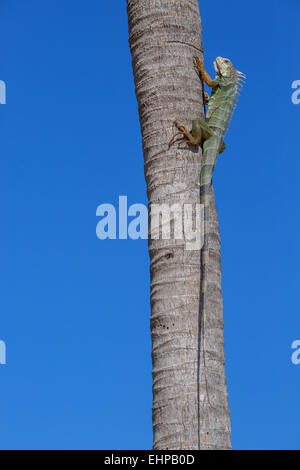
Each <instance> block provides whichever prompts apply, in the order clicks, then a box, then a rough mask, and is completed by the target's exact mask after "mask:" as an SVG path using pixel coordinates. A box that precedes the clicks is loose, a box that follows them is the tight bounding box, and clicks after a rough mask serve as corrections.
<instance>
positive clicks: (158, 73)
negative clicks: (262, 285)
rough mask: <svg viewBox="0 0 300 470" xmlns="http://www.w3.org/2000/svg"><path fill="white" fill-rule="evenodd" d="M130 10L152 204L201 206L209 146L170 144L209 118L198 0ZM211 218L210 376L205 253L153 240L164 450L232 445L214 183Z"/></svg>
mask: <svg viewBox="0 0 300 470" xmlns="http://www.w3.org/2000/svg"><path fill="white" fill-rule="evenodd" d="M127 10H128V21H129V43H130V48H131V54H132V65H133V72H134V79H135V89H136V97H137V101H138V108H139V117H140V124H141V131H142V141H143V153H144V164H145V178H146V182H147V194H148V203H149V213H151V206H152V204H168V205H169V206H172V205H173V204H175V203H177V204H180V205H181V207H183V205H184V204H193V205H194V206H195V205H196V204H199V201H200V194H199V175H200V160H201V148H200V147H199V148H196V149H195V148H190V147H188V146H186V145H183V146H181V147H179V148H178V147H177V145H176V144H174V145H173V146H172V147H171V148H170V149H169V148H168V142H169V140H170V138H171V136H172V135H173V134H174V133H175V132H176V129H175V127H174V125H173V122H174V120H177V121H179V122H180V124H183V125H185V126H186V127H188V128H191V122H192V119H193V118H196V117H202V118H204V105H203V88H202V84H201V81H200V79H199V75H198V73H197V71H196V70H195V68H194V65H193V56H194V55H197V56H199V57H200V58H202V42H201V20H200V15H199V7H198V0H127ZM212 27H213V26H212ZM210 227H211V233H210V242H209V249H210V258H209V276H208V297H209V299H208V305H207V306H206V315H207V316H206V319H205V332H204V334H205V339H204V341H202V347H201V349H202V351H201V357H200V381H199V382H200V384H198V377H197V370H198V369H197V359H198V323H199V294H200V252H199V250H194V251H193V250H191V251H189V250H187V249H186V246H185V242H184V240H174V239H173V238H174V237H173V236H172V232H171V238H170V239H168V240H162V239H159V240H153V239H151V237H150V234H149V255H150V273H151V335H152V364H153V432H154V441H153V448H154V449H165V450H166V449H173V450H195V449H199V448H201V449H230V448H231V444H230V417H229V406H228V396H227V386H226V378H225V358H224V343H223V312H222V291H221V265H220V237H219V226H218V219H217V212H216V208H215V203H214V195H213V192H212V198H211V207H210ZM203 348H204V349H205V365H206V370H204V361H203ZM207 390H208V392H209V401H208V398H207ZM199 401H200V427H199V416H198V411H199V410H198V403H199ZM209 402H210V403H209Z"/></svg>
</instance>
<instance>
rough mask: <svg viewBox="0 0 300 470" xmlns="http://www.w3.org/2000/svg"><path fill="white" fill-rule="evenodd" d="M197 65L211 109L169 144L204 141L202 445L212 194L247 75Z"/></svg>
mask: <svg viewBox="0 0 300 470" xmlns="http://www.w3.org/2000/svg"><path fill="white" fill-rule="evenodd" d="M194 59H195V65H196V68H197V69H198V71H199V72H200V74H201V76H202V78H203V80H204V81H205V83H206V84H207V85H208V86H209V87H211V88H212V92H211V96H210V98H209V97H208V95H207V94H205V95H206V104H208V109H207V113H206V119H205V121H203V120H202V119H194V120H193V121H192V130H191V131H190V132H188V131H187V130H186V128H185V127H184V126H181V125H179V124H178V123H177V122H175V125H176V127H177V128H178V129H179V132H177V133H176V134H175V135H174V136H173V137H172V139H171V141H170V143H169V146H170V145H171V144H172V143H173V141H174V139H175V137H176V136H177V135H180V134H182V135H183V136H184V137H185V139H184V140H183V141H181V142H180V143H179V145H181V144H183V143H187V144H189V145H200V144H201V143H202V142H203V156H202V163H201V172H200V204H201V205H203V209H204V223H203V227H204V233H203V245H202V248H201V292H200V306H199V325H198V370H197V388H198V390H197V395H198V444H199V448H200V348H201V346H202V350H203V362H204V372H205V380H206V394H207V400H208V403H209V405H210V406H211V404H210V400H209V394H208V385H207V379H206V365H205V348H204V325H205V308H206V303H207V302H206V296H207V272H208V258H209V249H208V237H209V204H210V194H211V181H212V174H213V171H214V167H215V163H216V160H217V158H218V155H219V153H221V152H223V151H224V150H225V144H224V141H223V137H224V135H225V134H226V132H227V128H228V125H229V123H230V120H231V116H232V113H233V111H234V108H235V105H236V101H237V98H238V95H239V91H240V88H241V84H242V83H243V79H244V78H246V77H245V75H244V74H243V73H241V72H239V71H238V70H236V69H235V68H234V66H233V65H232V63H231V62H230V60H229V59H224V58H223V57H217V58H216V60H215V62H214V67H215V71H216V77H215V79H214V80H212V78H211V77H210V76H209V75H208V73H207V72H206V71H205V68H204V65H203V63H202V62H201V61H200V59H199V58H198V57H194Z"/></svg>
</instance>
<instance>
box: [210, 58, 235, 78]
mask: <svg viewBox="0 0 300 470" xmlns="http://www.w3.org/2000/svg"><path fill="white" fill-rule="evenodd" d="M214 66H215V71H216V74H217V75H218V76H219V77H220V78H231V77H232V78H235V76H236V72H237V71H236V70H235V68H234V66H233V65H232V63H231V62H230V60H229V59H225V58H224V57H217V58H216V60H215V61H214Z"/></svg>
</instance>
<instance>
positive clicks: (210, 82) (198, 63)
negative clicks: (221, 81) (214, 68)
mask: <svg viewBox="0 0 300 470" xmlns="http://www.w3.org/2000/svg"><path fill="white" fill-rule="evenodd" d="M194 60H195V65H196V69H197V70H198V71H199V72H200V74H201V77H202V78H203V80H204V81H205V83H206V85H207V86H209V87H211V88H213V87H214V86H216V85H217V84H218V81H217V80H213V79H212V78H211V77H210V75H209V74H208V73H207V72H206V70H205V68H204V64H203V62H201V60H200V59H199V57H197V56H195V57H194Z"/></svg>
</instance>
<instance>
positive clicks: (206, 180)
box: [197, 136, 223, 449]
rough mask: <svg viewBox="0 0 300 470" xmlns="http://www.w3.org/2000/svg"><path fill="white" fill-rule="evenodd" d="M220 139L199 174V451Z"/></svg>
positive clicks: (207, 149)
mask: <svg viewBox="0 0 300 470" xmlns="http://www.w3.org/2000/svg"><path fill="white" fill-rule="evenodd" d="M222 142H223V141H222V139H221V138H220V137H217V136H214V137H211V138H210V139H208V140H206V141H205V142H204V145H203V157H202V165H201V173H200V204H201V205H202V215H203V218H204V220H203V224H202V227H203V234H202V240H203V244H202V248H201V252H200V257H201V259H200V261H201V289H200V304H199V325H198V374H197V375H198V420H199V423H198V441H199V442H198V443H199V449H200V402H201V401H202V396H201V397H200V380H201V377H200V357H201V351H202V354H203V368H204V377H205V383H206V396H207V400H208V403H209V405H210V406H212V405H211V403H210V400H209V392H208V382H207V374H206V363H205V350H206V348H205V335H204V329H205V320H206V317H205V309H206V305H207V279H208V262H209V244H208V241H209V229H210V227H209V206H210V198H211V183H212V174H213V171H214V167H215V163H216V160H217V157H218V154H219V152H220V146H221V145H222Z"/></svg>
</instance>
